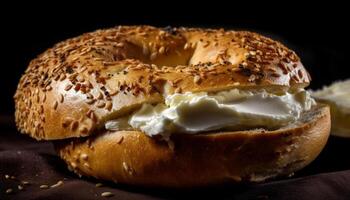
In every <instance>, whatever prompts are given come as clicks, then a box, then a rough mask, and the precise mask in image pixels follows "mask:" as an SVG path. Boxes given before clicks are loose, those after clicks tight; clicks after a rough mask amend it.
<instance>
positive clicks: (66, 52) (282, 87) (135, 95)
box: [14, 26, 310, 140]
mask: <svg viewBox="0 0 350 200" xmlns="http://www.w3.org/2000/svg"><path fill="white" fill-rule="evenodd" d="M309 82H310V77H309V75H308V73H307V71H306V70H305V68H304V67H303V65H302V64H301V62H300V59H299V57H298V56H297V55H296V54H295V53H294V52H293V51H291V50H290V49H288V48H286V47H285V46H283V45H282V44H280V43H279V42H276V41H273V40H271V39H269V38H266V37H264V36H261V35H258V34H256V33H251V32H246V31H224V30H212V29H188V28H165V29H160V28H154V27H150V26H121V27H116V28H112V29H106V30H98V31H95V32H92V33H87V34H83V35H81V36H78V37H75V38H73V39H68V40H66V41H64V42H61V43H58V44H56V45H55V46H54V47H53V48H50V49H48V50H46V51H45V52H44V53H42V54H41V55H39V56H38V57H37V58H36V59H34V60H32V61H31V62H30V64H29V67H28V68H27V70H26V71H25V74H24V75H23V76H22V78H21V79H20V83H19V85H18V88H17V91H16V94H15V96H14V98H15V106H16V114H15V116H16V123H17V126H18V127H19V129H20V131H21V132H23V133H27V134H29V135H30V136H32V137H34V138H36V139H39V140H40V139H45V140H54V139H63V138H71V137H83V136H88V135H91V134H93V133H94V130H96V129H98V128H99V127H102V126H103V124H104V123H105V122H106V121H107V120H110V119H113V118H117V117H118V116H122V115H125V114H127V113H130V112H132V111H133V110H135V109H137V108H140V106H141V105H142V104H144V103H161V102H164V96H166V95H169V94H173V93H183V92H199V91H208V92H209V91H213V92H215V91H221V90H227V89H231V88H239V89H243V88H264V89H266V90H269V91H271V92H281V91H288V90H291V89H296V88H304V87H306V86H307V85H308V84H309Z"/></svg>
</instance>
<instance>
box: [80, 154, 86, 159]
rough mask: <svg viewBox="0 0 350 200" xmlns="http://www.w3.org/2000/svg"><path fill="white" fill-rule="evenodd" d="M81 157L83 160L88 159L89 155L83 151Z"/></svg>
mask: <svg viewBox="0 0 350 200" xmlns="http://www.w3.org/2000/svg"><path fill="white" fill-rule="evenodd" d="M80 158H81V159H83V160H87V159H88V155H87V154H86V153H83V154H81V155H80Z"/></svg>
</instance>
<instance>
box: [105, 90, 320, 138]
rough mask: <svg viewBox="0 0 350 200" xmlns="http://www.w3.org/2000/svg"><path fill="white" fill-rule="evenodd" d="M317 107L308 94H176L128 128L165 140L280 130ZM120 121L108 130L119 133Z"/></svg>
mask: <svg viewBox="0 0 350 200" xmlns="http://www.w3.org/2000/svg"><path fill="white" fill-rule="evenodd" d="M314 104H315V101H314V100H313V99H312V98H311V97H310V95H309V93H308V92H307V91H305V90H299V91H297V92H295V93H288V92H286V93H284V94H283V95H276V94H271V93H268V92H266V91H265V90H261V91H243V90H238V89H232V90H229V91H222V92H218V93H215V94H209V93H206V92H199V93H190V92H187V93H184V94H179V93H176V94H173V95H169V96H167V97H166V98H165V103H164V104H157V105H151V104H144V105H143V106H142V107H141V108H140V109H139V110H138V111H136V112H134V113H133V114H132V115H130V116H129V117H128V124H129V125H130V126H131V127H133V128H134V129H138V130H142V131H143V132H144V133H145V134H147V135H149V136H155V135H162V136H163V137H164V138H167V137H169V136H170V135H171V134H172V133H187V134H196V133H200V132H206V131H213V130H219V129H225V130H246V129H252V128H267V129H276V128H279V127H282V126H285V125H288V124H289V123H291V122H293V121H295V120H297V119H298V118H299V117H300V114H301V113H302V112H303V111H305V110H309V109H310V108H311V106H312V105H314ZM118 120H120V119H117V120H113V121H109V122H107V123H106V129H112V130H115V129H116V127H115V126H113V123H116V121H118ZM124 120H125V119H124ZM117 128H118V127H117Z"/></svg>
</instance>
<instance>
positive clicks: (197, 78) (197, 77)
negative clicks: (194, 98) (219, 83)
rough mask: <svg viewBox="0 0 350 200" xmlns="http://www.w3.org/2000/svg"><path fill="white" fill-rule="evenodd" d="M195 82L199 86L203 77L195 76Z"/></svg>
mask: <svg viewBox="0 0 350 200" xmlns="http://www.w3.org/2000/svg"><path fill="white" fill-rule="evenodd" d="M193 81H194V83H196V84H198V83H199V82H200V81H201V77H200V76H198V75H196V76H194V78H193Z"/></svg>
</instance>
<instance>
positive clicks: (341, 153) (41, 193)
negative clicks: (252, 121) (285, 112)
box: [0, 117, 350, 200]
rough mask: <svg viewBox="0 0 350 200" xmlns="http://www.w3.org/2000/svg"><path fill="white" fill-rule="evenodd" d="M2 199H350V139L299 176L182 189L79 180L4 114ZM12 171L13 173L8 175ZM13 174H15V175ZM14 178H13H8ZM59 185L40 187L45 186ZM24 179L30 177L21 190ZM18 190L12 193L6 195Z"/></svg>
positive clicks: (330, 147)
mask: <svg viewBox="0 0 350 200" xmlns="http://www.w3.org/2000/svg"><path fill="white" fill-rule="evenodd" d="M1 120H2V123H1V126H0V199H1V200H2V199H46V200H47V199H105V197H101V196H100V195H101V193H102V192H106V191H109V192H112V193H113V194H114V196H113V197H110V199H197V198H199V199H308V200H309V199H349V198H350V185H349V183H350V159H349V152H350V151H349V150H350V139H341V138H336V137H330V139H329V141H328V144H327V146H326V148H325V149H324V150H323V151H322V153H321V155H320V156H319V157H318V158H317V159H316V160H315V161H314V162H313V163H312V164H311V165H309V166H307V167H306V168H305V169H303V170H301V171H299V172H297V173H296V174H295V176H293V177H290V178H283V179H277V180H272V181H269V182H266V183H260V184H251V185H247V184H245V185H226V186H221V187H216V188H202V189H190V190H186V191H183V190H182V191H181V190H164V189H144V188H137V187H130V186H125V185H121V184H113V183H106V182H105V183H103V184H104V185H105V186H103V187H98V188H97V187H95V184H96V183H97V182H99V181H97V180H94V179H89V178H85V177H82V178H79V177H78V176H77V175H75V174H73V173H71V172H69V171H68V170H67V168H66V165H65V163H63V162H62V161H61V160H60V159H59V158H58V157H57V156H56V154H55V151H54V149H53V147H52V145H51V143H50V142H43V141H41V142H38V141H35V140H33V139H31V138H29V137H28V136H26V135H21V134H20V133H18V132H17V130H16V129H15V127H14V125H13V123H12V120H11V118H9V117H1ZM7 175H8V176H7ZM11 176H13V177H12V178H11ZM6 177H8V178H6ZM60 180H63V182H64V183H63V185H62V186H59V187H57V188H50V189H40V185H49V186H50V185H53V184H55V183H57V182H58V181H60ZM21 181H29V183H30V185H28V186H27V185H24V190H22V191H20V190H18V185H19V184H21ZM8 188H12V189H13V192H12V194H5V191H6V190H7V189H8Z"/></svg>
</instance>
